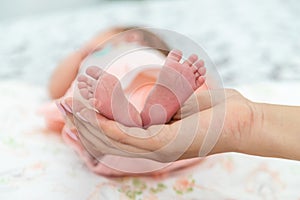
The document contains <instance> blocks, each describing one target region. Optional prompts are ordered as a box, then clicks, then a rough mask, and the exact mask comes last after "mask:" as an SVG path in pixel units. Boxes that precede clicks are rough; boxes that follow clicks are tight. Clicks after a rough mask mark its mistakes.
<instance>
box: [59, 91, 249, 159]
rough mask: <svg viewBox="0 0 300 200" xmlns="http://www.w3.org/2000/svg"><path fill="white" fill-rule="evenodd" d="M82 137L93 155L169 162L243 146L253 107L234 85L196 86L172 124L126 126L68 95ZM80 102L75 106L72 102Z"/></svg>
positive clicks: (234, 149) (238, 149)
mask: <svg viewBox="0 0 300 200" xmlns="http://www.w3.org/2000/svg"><path fill="white" fill-rule="evenodd" d="M64 103H65V104H67V105H68V106H69V107H72V108H73V111H74V110H75V112H73V115H69V116H68V118H69V121H71V122H72V123H73V124H74V125H75V126H76V128H77V132H78V135H79V138H80V140H81V141H82V143H83V145H84V146H85V148H86V149H88V151H89V152H90V153H91V154H92V155H93V156H94V157H96V158H97V157H99V156H101V155H103V154H112V155H119V156H126V157H139V158H147V159H152V160H156V161H159V162H170V161H175V160H181V159H187V158H195V157H198V156H206V155H211V154H215V153H222V152H229V151H241V149H243V145H244V143H245V142H246V141H247V140H249V138H250V137H251V129H252V127H253V126H255V125H254V120H253V119H254V117H255V107H254V106H253V103H252V102H250V101H249V100H247V99H246V98H244V97H243V96H242V95H241V94H240V93H238V92H237V91H235V90H231V89H225V90H206V91H198V92H196V94H195V95H194V96H193V97H192V98H190V99H189V100H188V101H187V102H186V103H185V104H184V105H183V107H182V109H181V110H180V111H178V113H177V114H176V115H175V116H174V117H173V120H172V122H171V123H169V124H164V125H155V126H151V127H149V128H148V129H141V128H135V127H125V126H123V125H121V124H119V123H118V122H115V121H112V120H109V119H106V118H105V117H103V116H101V115H100V114H98V113H97V112H95V111H94V110H91V109H88V108H86V107H85V106H83V105H82V104H81V103H80V102H76V101H75V100H73V99H71V98H68V99H65V100H64ZM74 105H76V106H74Z"/></svg>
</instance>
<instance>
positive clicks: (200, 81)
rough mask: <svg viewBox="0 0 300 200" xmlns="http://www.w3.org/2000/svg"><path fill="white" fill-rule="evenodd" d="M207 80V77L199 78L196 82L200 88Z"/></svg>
mask: <svg viewBox="0 0 300 200" xmlns="http://www.w3.org/2000/svg"><path fill="white" fill-rule="evenodd" d="M205 80H206V78H205V76H199V78H198V79H196V81H197V82H198V84H199V86H201V85H203V83H204V82H205Z"/></svg>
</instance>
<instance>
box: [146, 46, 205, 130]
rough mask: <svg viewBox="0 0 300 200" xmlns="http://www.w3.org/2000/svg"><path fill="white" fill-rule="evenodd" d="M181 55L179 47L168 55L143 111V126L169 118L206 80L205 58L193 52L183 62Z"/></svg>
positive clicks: (160, 122)
mask: <svg viewBox="0 0 300 200" xmlns="http://www.w3.org/2000/svg"><path fill="white" fill-rule="evenodd" d="M181 58H182V52H181V51H179V50H172V51H171V52H170V53H169V55H168V57H167V58H166V61H165V64H164V66H163V67H162V70H161V72H160V74H159V77H158V80H157V82H156V85H155V87H154V88H153V89H152V91H151V92H150V94H149V96H148V98H147V100H146V104H145V107H144V109H143V111H142V113H141V116H142V120H143V125H144V127H148V126H150V125H153V124H163V123H166V122H168V121H170V119H171V118H172V117H173V115H174V114H175V113H176V112H177V111H178V109H179V108H180V106H181V105H182V104H183V103H184V102H185V101H186V100H187V99H188V98H189V97H190V96H191V95H192V93H193V92H194V91H195V90H196V89H198V88H199V87H200V86H201V85H202V84H203V83H204V82H205V78H204V77H203V75H204V74H205V73H206V68H205V67H204V62H203V61H202V60H198V57H197V55H194V54H193V55H191V56H190V57H189V58H188V59H187V60H186V61H184V62H183V63H180V60H181Z"/></svg>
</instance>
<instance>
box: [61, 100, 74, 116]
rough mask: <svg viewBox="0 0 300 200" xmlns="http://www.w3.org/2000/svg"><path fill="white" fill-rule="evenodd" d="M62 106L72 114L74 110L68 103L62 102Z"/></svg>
mask: <svg viewBox="0 0 300 200" xmlns="http://www.w3.org/2000/svg"><path fill="white" fill-rule="evenodd" d="M61 104H62V106H63V107H64V108H65V109H66V110H67V111H68V112H69V113H72V108H71V107H70V106H69V105H68V104H66V102H64V101H62V102H61Z"/></svg>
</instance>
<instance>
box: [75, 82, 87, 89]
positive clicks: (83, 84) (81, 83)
mask: <svg viewBox="0 0 300 200" xmlns="http://www.w3.org/2000/svg"><path fill="white" fill-rule="evenodd" d="M77 86H78V88H79V89H83V88H87V87H88V85H87V84H86V83H85V82H79V83H78V84H77Z"/></svg>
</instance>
